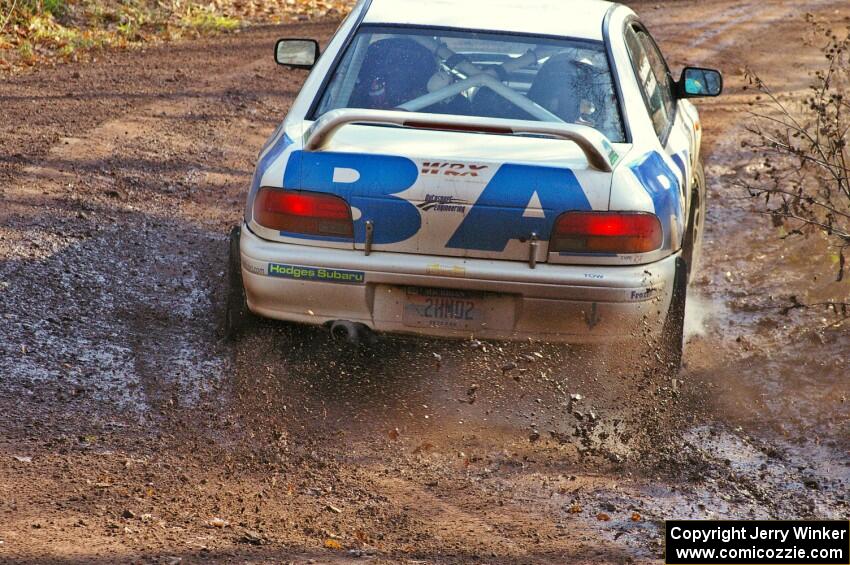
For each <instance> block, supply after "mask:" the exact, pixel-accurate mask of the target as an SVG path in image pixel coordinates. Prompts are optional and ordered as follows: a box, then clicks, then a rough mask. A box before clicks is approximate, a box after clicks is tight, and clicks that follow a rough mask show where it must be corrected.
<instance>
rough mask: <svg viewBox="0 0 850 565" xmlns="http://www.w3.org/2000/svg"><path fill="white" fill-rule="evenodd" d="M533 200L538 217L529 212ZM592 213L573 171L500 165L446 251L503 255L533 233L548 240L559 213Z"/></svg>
mask: <svg viewBox="0 0 850 565" xmlns="http://www.w3.org/2000/svg"><path fill="white" fill-rule="evenodd" d="M535 196H536V199H537V202H539V203H540V214H534V215H532V214H528V213H527V210H528V209H529V206H530V204H531V203H532V202H534V201H535ZM590 209H591V206H590V202H589V201H588V200H587V196H586V195H585V194H584V191H583V190H582V188H581V184H579V182H578V179H577V178H576V175H575V173H573V172H572V171H571V170H569V169H559V168H554V167H537V166H530V165H502V166H501V167H500V168H499V170H498V171H497V172H496V175H495V176H494V177H493V178H492V180H490V182H489V183H488V184H487V186H486V187H485V188H484V191H483V192H482V193H481V196H479V197H478V200H477V201H476V202H475V204H474V205H473V206H472V208H471V209H470V210H469V212H468V213H467V215H466V218H464V220H463V222H462V223H461V224H460V227H458V229H457V231H456V232H455V233H454V234H453V235H452V237H451V238H450V239H449V242H448V243H447V244H446V247H451V248H455V249H478V250H481V251H504V249H505V247H506V246H507V245H508V242H509V241H510V240H512V239H526V238H528V237H530V236H531V234H532V233H536V234H537V235H538V237H540V238H541V239H548V238H549V233H550V232H551V231H552V224H553V223H554V221H555V218H556V217H557V216H558V214H560V213H561V212H565V211H567V210H590Z"/></svg>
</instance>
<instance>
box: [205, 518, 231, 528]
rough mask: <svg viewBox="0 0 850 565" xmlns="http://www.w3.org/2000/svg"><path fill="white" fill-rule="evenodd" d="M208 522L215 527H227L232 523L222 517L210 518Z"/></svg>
mask: <svg viewBox="0 0 850 565" xmlns="http://www.w3.org/2000/svg"><path fill="white" fill-rule="evenodd" d="M208 524H209V525H210V526H212V527H213V528H226V527H227V526H229V525H230V522H228V521H227V520H223V519H221V518H213V519H212V520H210V521H209V522H208Z"/></svg>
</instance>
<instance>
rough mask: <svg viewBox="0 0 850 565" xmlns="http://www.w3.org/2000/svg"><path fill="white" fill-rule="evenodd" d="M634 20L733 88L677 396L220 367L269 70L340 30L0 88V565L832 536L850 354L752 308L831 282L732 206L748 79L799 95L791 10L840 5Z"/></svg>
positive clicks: (495, 378)
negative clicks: (228, 281) (747, 72)
mask: <svg viewBox="0 0 850 565" xmlns="http://www.w3.org/2000/svg"><path fill="white" fill-rule="evenodd" d="M637 7H638V9H639V10H640V11H641V13H642V14H643V16H644V19H645V20H646V21H647V22H648V24H649V26H650V28H651V29H652V31H653V32H654V33H655V35H656V36H657V38H658V39H659V42H660V43H661V46H662V49H663V50H664V51H665V53H667V54H668V56H669V57H670V59H671V61H670V62H671V65H672V66H673V67H674V68H675V69H678V68H679V67H680V66H681V65H682V64H683V63H685V62H688V63H692V64H703V65H706V66H717V67H719V68H721V69H723V71H724V72H725V75H726V82H727V95H726V96H725V97H723V98H721V99H718V100H717V101H713V102H706V103H703V104H701V112H702V116H703V123H704V129H705V131H706V142H705V149H704V151H705V156H706V170H707V174H708V178H709V181H710V202H709V211H708V220H709V221H708V228H707V229H708V233H707V236H706V239H707V241H706V250H705V256H704V259H703V261H704V265H703V268H702V272H703V275H702V277H701V279H700V280H699V281H698V285H697V287H696V290H695V291H694V295H693V298H692V299H690V300H691V302H690V308H689V312H688V325H689V343H688V348H687V351H686V359H685V362H686V368H685V369H684V371H683V373H682V375H681V379H680V381H677V382H675V383H673V382H666V383H658V382H656V381H651V380H650V381H647V380H646V378H645V376H644V375H643V374H642V372H641V369H640V366H641V362H642V360H641V358H640V356H639V355H638V354H635V355H634V356H633V358H632V359H628V360H624V359H622V357H623V356H622V355H620V354H619V352H612V351H606V350H604V349H602V350H588V349H580V348H573V349H569V348H568V349H563V348H554V347H543V346H536V345H521V346H516V345H512V346H507V345H502V346H500V345H494V344H485V345H484V346H483V347H474V346H472V345H470V344H466V343H445V342H436V341H434V342H431V341H410V340H387V341H386V342H384V343H382V344H381V345H379V346H378V347H377V348H375V349H374V350H371V351H368V352H362V353H358V354H352V353H351V352H349V351H345V350H339V349H337V347H336V346H335V345H334V344H333V343H331V342H330V341H329V340H328V338H327V337H326V336H325V335H324V334H323V333H321V332H319V331H313V330H306V329H303V328H295V327H289V326H285V325H282V324H271V323H269V324H264V325H263V326H262V327H261V328H259V329H258V331H256V332H255V333H253V334H252V335H250V336H249V337H248V338H247V339H246V340H244V341H243V342H242V343H240V344H239V345H237V346H231V345H229V344H227V343H224V342H222V341H220V339H219V336H218V334H217V331H216V326H217V323H218V319H219V316H220V305H221V302H222V290H223V275H224V267H225V255H226V239H225V235H226V233H227V229H228V228H229V226H231V225H233V224H235V223H236V222H237V221H238V219H239V217H240V215H241V206H242V195H243V191H244V189H245V187H246V186H247V184H248V182H249V180H250V175H251V172H252V167H253V163H254V159H255V157H256V151H257V149H258V148H259V147H260V146H261V144H262V143H263V141H264V140H265V138H266V137H267V135H268V134H269V133H270V132H271V130H272V129H273V128H274V127H275V126H276V125H277V122H278V121H279V120H280V119H281V117H282V116H283V115H284V113H285V111H286V109H287V106H288V104H289V103H290V102H291V100H292V97H293V96H294V94H295V93H296V92H297V90H298V88H299V85H300V83H301V81H302V80H303V79H304V75H303V74H302V73H301V72H300V71H285V70H281V69H279V68H276V67H274V65H273V63H272V60H271V56H270V54H271V46H272V44H273V41H274V39H276V38H277V37H278V36H282V35H289V36H314V37H319V38H322V39H327V37H328V36H329V35H330V33H331V32H332V31H333V28H334V26H333V25H330V24H328V25H319V24H317V25H305V26H303V27H288V28H285V27H270V28H255V29H252V30H251V31H247V32H243V33H240V34H236V35H232V36H227V37H223V38H218V39H215V40H201V41H196V42H191V43H181V44H172V45H164V46H161V47H156V48H151V49H148V50H145V51H133V52H124V53H104V54H102V55H100V56H99V57H98V60H97V61H95V62H93V63H91V64H86V65H78V66H77V65H69V66H62V67H58V68H56V69H42V70H39V71H37V72H34V73H32V74H27V75H24V76H20V77H16V78H14V79H11V80H4V81H3V82H2V83H0V204H1V205H0V561H3V562H16V561H17V562H28V563H31V562H42V563H48V562H49V563H54V562H99V563H113V562H116V561H119V562H140V563H178V562H182V563H194V562H199V563H200V562H209V561H221V562H239V563H243V562H250V563H265V562H280V561H284V562H287V561H292V562H296V563H301V562H306V561H309V560H311V559H312V560H315V562H321V563H349V562H360V561H364V560H370V561H372V562H376V563H396V562H402V563H405V562H409V563H473V562H474V563H553V564H554V563H565V562H582V563H600V562H605V563H608V562H610V563H624V562H644V561H647V562H653V561H656V560H658V559H659V558H660V555H661V545H660V540H661V532H662V529H661V528H662V524H661V520H663V519H665V518H673V517H679V518H683V517H693V518H701V517H741V518H749V517H770V518H794V517H810V516H819V517H835V518H839V517H847V515H848V504H850V501H848V498H847V497H848V495H847V491H848V481H850V451H848V450H850V440H848V438H850V434H848V432H850V404H848V402H847V396H848V394H850V381H848V370H847V361H848V352H850V334H848V330H847V329H846V326H845V327H833V326H831V325H830V321H829V320H823V321H822V320H821V319H820V317H821V316H820V314H813V313H800V312H796V313H792V314H791V315H782V314H781V313H780V311H779V309H778V308H777V307H776V306H777V303H778V301H779V300H780V297H781V296H785V295H788V294H797V295H798V296H801V297H803V296H807V297H817V296H819V295H820V294H823V293H825V292H827V291H828V290H830V289H831V288H832V287H831V286H830V285H834V284H845V285H846V284H847V283H834V282H831V281H832V279H831V277H830V275H829V274H828V273H826V272H825V271H824V270H823V269H822V267H824V266H828V265H829V260H830V259H829V255H828V253H827V251H826V249H825V246H824V245H823V242H821V241H819V240H814V239H810V240H806V241H801V242H795V241H792V240H785V241H781V240H779V239H778V238H774V237H772V236H771V234H770V233H769V232H768V231H767V230H765V229H764V226H763V225H762V224H761V223H760V222H761V220H759V219H757V218H756V217H755V216H754V215H753V214H752V213H751V212H750V206H751V203H749V202H748V201H746V200H743V199H741V194H740V193H739V192H738V191H737V190H736V189H735V188H734V187H733V186H732V182H733V181H734V179H735V177H736V175H738V174H740V173H741V171H743V170H745V168H746V167H753V166H757V163H756V161H755V160H754V159H753V156H752V155H749V154H747V153H746V151H745V150H744V149H742V148H741V139H742V135H743V127H742V126H743V124H744V120H745V118H746V116H745V112H746V110H747V109H748V108H749V106H748V105H749V104H750V103H751V102H753V101H754V94H753V93H752V92H751V91H749V90H743V89H742V86H743V79H742V70H743V68H744V67H745V66H747V65H750V66H752V67H754V68H755V69H757V70H758V71H760V72H761V74H762V75H764V77H765V78H766V79H767V80H768V81H770V82H771V83H772V84H773V85H774V86H775V88H776V89H777V90H780V91H782V92H785V93H795V92H799V91H801V90H802V89H804V88H805V85H806V82H807V76H806V70H807V69H809V68H811V66H812V65H816V64H818V60H817V58H818V53H817V50H816V49H815V48H814V47H813V46H811V45H805V42H804V36H805V35H806V25H805V23H804V14H805V13H807V12H811V13H813V14H815V15H816V16H818V17H821V18H827V19H829V20H831V21H833V22H835V23H840V22H846V21H850V7H848V6H847V2H846V0H807V1H799V0H772V1H769V2H765V1H763V0H762V1H755V0H747V1H744V2H741V1H734V2H733V1H727V0H721V1H715V2H704V1H703V2H696V1H691V0H667V1H663V0H662V1H658V2H650V3H645V4H639V5H638V6H637ZM512 365H515V366H514V367H512ZM571 394H580V395H582V397H583V399H582V400H580V401H573V402H572V403H570V395H571ZM636 399H637V400H636ZM576 412H579V413H580V416H581V419H577V417H576V415H575V413H576ZM591 413H592V416H591Z"/></svg>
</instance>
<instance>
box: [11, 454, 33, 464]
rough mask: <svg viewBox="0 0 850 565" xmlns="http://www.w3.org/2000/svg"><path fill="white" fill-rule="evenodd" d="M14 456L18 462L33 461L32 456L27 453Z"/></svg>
mask: <svg viewBox="0 0 850 565" xmlns="http://www.w3.org/2000/svg"><path fill="white" fill-rule="evenodd" d="M12 458H13V459H14V460H15V461H17V462H18V463H32V457H29V456H26V455H13V456H12Z"/></svg>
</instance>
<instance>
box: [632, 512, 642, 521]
mask: <svg viewBox="0 0 850 565" xmlns="http://www.w3.org/2000/svg"><path fill="white" fill-rule="evenodd" d="M632 522H640V514H638V513H637V512H632Z"/></svg>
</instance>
